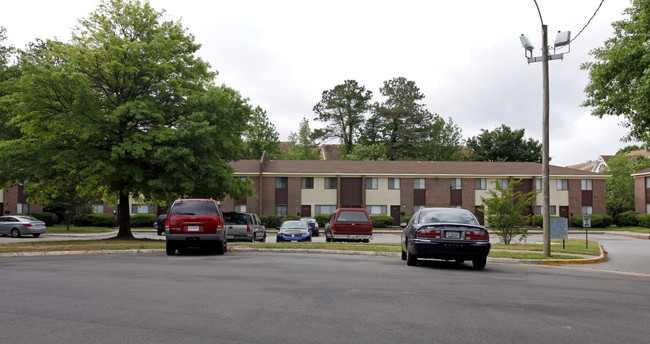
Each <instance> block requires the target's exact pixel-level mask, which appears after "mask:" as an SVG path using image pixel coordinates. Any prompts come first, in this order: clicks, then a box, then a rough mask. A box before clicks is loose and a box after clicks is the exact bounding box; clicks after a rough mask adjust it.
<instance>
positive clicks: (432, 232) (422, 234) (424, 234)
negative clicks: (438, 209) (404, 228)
mask: <svg viewBox="0 0 650 344" xmlns="http://www.w3.org/2000/svg"><path fill="white" fill-rule="evenodd" d="M440 234H441V231H440V230H439V229H428V228H425V229H420V230H418V238H428V239H440Z"/></svg>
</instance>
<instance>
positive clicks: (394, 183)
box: [388, 178, 399, 190]
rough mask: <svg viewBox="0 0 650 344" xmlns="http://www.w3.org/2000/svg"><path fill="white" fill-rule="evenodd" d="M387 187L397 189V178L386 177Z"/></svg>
mask: <svg viewBox="0 0 650 344" xmlns="http://www.w3.org/2000/svg"><path fill="white" fill-rule="evenodd" d="M388 189H389V190H399V178H388Z"/></svg>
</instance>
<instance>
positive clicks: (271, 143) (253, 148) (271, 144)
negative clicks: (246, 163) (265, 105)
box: [244, 106, 280, 159]
mask: <svg viewBox="0 0 650 344" xmlns="http://www.w3.org/2000/svg"><path fill="white" fill-rule="evenodd" d="M279 137H280V135H279V134H278V132H277V131H276V129H275V125H273V123H271V121H269V118H268V117H267V116H266V111H264V110H262V108H261V107H259V106H258V107H256V108H255V110H254V112H253V115H252V116H251V118H250V120H249V122H248V126H247V129H246V131H244V141H245V142H246V148H245V150H244V158H245V159H260V158H261V157H262V153H263V152H266V157H267V159H275V158H276V157H277V156H278V154H279V152H280V149H279V147H278V145H279V142H278V140H279Z"/></svg>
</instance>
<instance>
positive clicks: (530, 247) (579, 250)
mask: <svg viewBox="0 0 650 344" xmlns="http://www.w3.org/2000/svg"><path fill="white" fill-rule="evenodd" d="M565 246H566V249H563V248H562V240H551V254H557V253H573V254H586V255H590V256H599V255H600V246H599V245H598V242H597V241H591V240H590V241H589V248H588V249H587V248H586V246H587V245H586V244H585V241H584V240H580V239H569V240H565ZM492 249H494V250H518V251H539V252H543V251H544V245H542V244H541V243H539V244H535V243H528V244H510V245H504V244H492ZM490 257H492V254H491V253H490Z"/></svg>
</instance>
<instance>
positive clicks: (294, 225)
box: [281, 221, 307, 229]
mask: <svg viewBox="0 0 650 344" xmlns="http://www.w3.org/2000/svg"><path fill="white" fill-rule="evenodd" d="M281 229H307V222H304V221H285V222H284V223H282V227H281Z"/></svg>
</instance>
